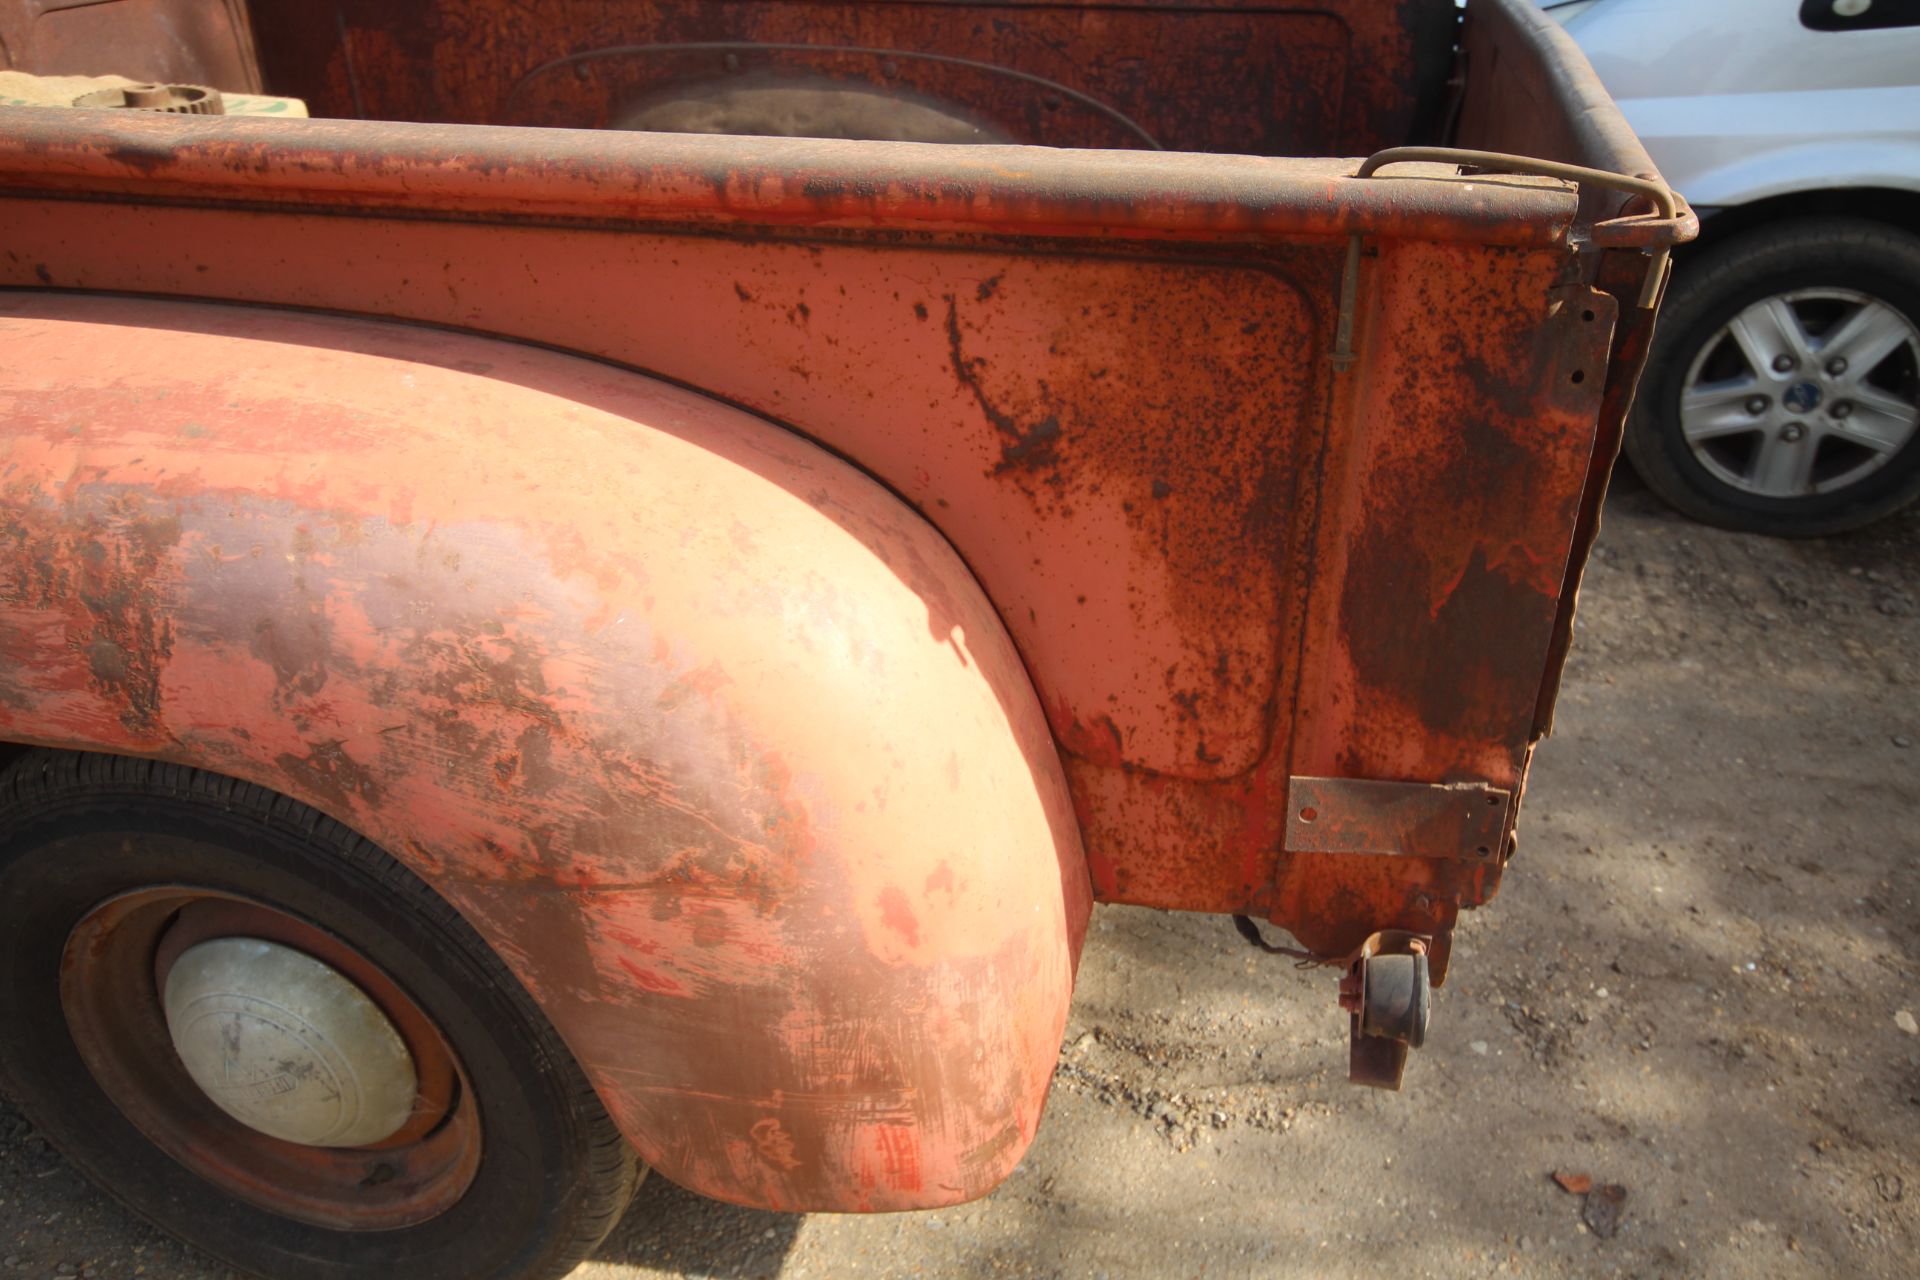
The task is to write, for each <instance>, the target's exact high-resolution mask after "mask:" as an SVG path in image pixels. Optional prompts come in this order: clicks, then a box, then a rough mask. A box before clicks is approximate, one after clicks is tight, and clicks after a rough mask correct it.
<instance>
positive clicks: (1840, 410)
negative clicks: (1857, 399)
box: [1827, 400, 1853, 418]
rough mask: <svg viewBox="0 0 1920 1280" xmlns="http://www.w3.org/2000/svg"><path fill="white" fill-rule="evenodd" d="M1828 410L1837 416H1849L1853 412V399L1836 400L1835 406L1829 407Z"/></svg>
mask: <svg viewBox="0 0 1920 1280" xmlns="http://www.w3.org/2000/svg"><path fill="white" fill-rule="evenodd" d="M1827 412H1828V413H1830V414H1832V415H1833V416H1834V417H1836V418H1845V417H1848V416H1849V415H1851V414H1852V413H1853V402H1852V401H1851V400H1835V401H1834V402H1833V407H1832V408H1831V409H1828V410H1827Z"/></svg>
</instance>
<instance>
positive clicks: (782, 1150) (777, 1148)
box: [747, 1116, 800, 1171]
mask: <svg viewBox="0 0 1920 1280" xmlns="http://www.w3.org/2000/svg"><path fill="white" fill-rule="evenodd" d="M747 1132H748V1133H750V1134H752V1135H753V1146H754V1149H755V1150H756V1151H758V1152H759V1153H760V1158H761V1159H763V1160H765V1161H766V1162H767V1163H768V1164H771V1165H773V1166H774V1167H775V1168H778V1169H785V1170H788V1171H792V1170H794V1169H798V1168H799V1167H800V1160H799V1157H798V1156H796V1155H795V1154H794V1145H793V1136H792V1135H791V1134H789V1133H788V1132H787V1131H786V1128H785V1126H783V1125H782V1124H781V1123H780V1121H779V1120H777V1119H775V1118H773V1117H771V1116H770V1117H768V1118H767V1119H765V1120H757V1121H755V1122H754V1124H753V1127H752V1128H751V1129H749V1130H748V1131H747Z"/></svg>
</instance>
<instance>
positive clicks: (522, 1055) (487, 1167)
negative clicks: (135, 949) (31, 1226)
mask: <svg viewBox="0 0 1920 1280" xmlns="http://www.w3.org/2000/svg"><path fill="white" fill-rule="evenodd" d="M169 883H191V884H195V885H207V886H210V887H212V888H214V889H217V890H220V891H223V892H226V893H230V894H234V895H242V896H244V897H246V898H249V899H251V900H253V901H256V902H263V903H268V904H271V905H273V906H275V907H277V908H280V909H281V910H284V911H287V912H289V913H292V914H297V915H298V917H300V918H301V919H303V920H304V921H306V922H308V923H310V924H311V925H314V926H317V927H319V928H320V929H322V930H325V931H327V932H328V933H330V934H332V935H334V936H336V937H338V938H340V939H344V940H345V941H346V942H348V943H350V944H351V945H352V946H353V947H354V948H356V949H357V950H358V952H359V954H361V955H362V956H364V957H365V958H366V959H367V960H368V961H370V962H372V964H374V965H376V966H378V967H379V969H380V970H382V971H383V972H384V973H385V974H387V975H389V976H390V977H391V978H392V980H393V981H394V982H395V983H396V984H398V985H399V986H400V987H401V988H404V990H405V992H406V994H407V996H408V997H409V998H410V999H411V1000H412V1001H413V1002H414V1003H415V1004H416V1005H417V1006H418V1008H419V1009H420V1010H421V1011H422V1012H424V1013H425V1014H426V1015H427V1017H429V1018H431V1019H432V1021H433V1023H434V1024H435V1025H436V1026H437V1028H438V1029H439V1031H440V1033H441V1035H442V1036H443V1037H444V1040H445V1042H446V1044H447V1045H448V1046H450V1047H451V1049H452V1050H453V1052H454V1053H455V1054H457V1056H458V1060H459V1061H460V1062H461V1063H462V1064H463V1067H464V1073H465V1078H466V1079H467V1080H468V1081H469V1082H470V1085H471V1090H472V1094H473V1096H474V1100H475V1101H476V1102H477V1105H478V1114H479V1117H480V1121H481V1123H482V1126H483V1127H482V1129H481V1133H482V1135H483V1137H484V1144H483V1145H482V1147H481V1150H480V1155H479V1157H478V1165H477V1170H476V1171H474V1172H473V1173H472V1175H471V1176H472V1180H471V1182H470V1183H466V1184H464V1190H463V1191H460V1192H459V1193H458V1194H459V1198H458V1199H457V1201H455V1202H454V1203H452V1204H451V1205H450V1206H449V1207H446V1208H444V1209H442V1210H439V1211H437V1212H436V1214H435V1216H432V1217H430V1218H428V1219H427V1220H426V1221H423V1222H419V1223H417V1224H414V1225H410V1226H405V1227H401V1228H398V1229H391V1230H339V1229H333V1228H330V1227H326V1226H320V1225H312V1224H310V1223H308V1222H305V1221H301V1220H298V1219H296V1218H293V1217H287V1216H282V1215H280V1214H277V1213H274V1212H271V1211H269V1210H268V1209H265V1208H262V1207H260V1206H259V1205H256V1204H253V1203H248V1202H247V1201H245V1200H242V1199H239V1198H236V1197H235V1196H233V1195H230V1194H228V1193H227V1192H226V1191H224V1190H222V1189H221V1188H220V1187H219V1186H217V1185H215V1184H214V1183H213V1182H210V1181H207V1180H204V1179H203V1178H201V1177H200V1176H199V1175H198V1174H196V1173H194V1172H192V1171H190V1170H189V1169H187V1168H185V1167H184V1166H182V1165H181V1164H179V1163H176V1162H175V1161H174V1160H173V1159H171V1158H169V1157H168V1156H167V1155H166V1154H165V1153H164V1152H163V1151H162V1150H161V1149H160V1148H159V1147H158V1146H156V1145H154V1144H153V1143H152V1142H150V1141H149V1140H148V1139H147V1138H146V1136H145V1135H144V1134H143V1132H142V1131H141V1129H139V1128H138V1127H136V1126H135V1125H134V1124H133V1123H132V1122H131V1121H130V1120H129V1119H128V1117H127V1115H126V1114H124V1113H123V1112H122V1111H121V1109H120V1108H119V1106H117V1105H116V1103H115V1101H114V1100H113V1098H111V1097H109V1096H108V1094H107V1093H106V1092H105V1091H103V1090H102V1088H101V1087H100V1085H99V1084H98V1083H97V1082H96V1080H95V1078H94V1076H93V1074H92V1073H91V1072H90V1071H89V1069H88V1067H87V1066H86V1064H85V1061H84V1060H83V1059H82V1057H81V1056H80V1052H79V1049H78V1048H77V1046H76V1044H75V1042H74V1037H73V1035H72V1034H70V1030H69V1022H68V1018H67V1015H66V1013H65V1011H64V1009H65V1006H63V1003H62V999H61V994H60V981H61V979H60V965H61V958H62V953H63V948H65V946H66V940H67V938H68V936H69V934H70V932H71V931H72V929H73V927H74V925H75V923H76V922H77V921H78V920H80V919H82V918H83V917H85V916H86V915H87V913H88V912H90V911H92V910H93V909H94V908H95V907H96V905H97V904H99V903H101V902H102V901H103V900H105V899H108V898H111V897H113V896H114V895H117V894H123V893H126V892H128V891H129V890H133V889H141V888H149V887H151V886H154V885H156V884H160V885H164V884H169ZM0 930H4V934H5V936H4V938H3V939H0V1027H5V1028H6V1031H5V1034H4V1035H0V1084H3V1085H4V1086H5V1088H6V1089H7V1090H8V1092H9V1093H11V1094H12V1095H13V1096H14V1098H15V1099H16V1100H17V1101H18V1102H19V1104H20V1106H21V1108H22V1110H23V1111H25V1112H26V1113H27V1115H28V1116H29V1117H30V1118H31V1119H32V1121H33V1123H34V1124H35V1126H36V1127H37V1128H38V1129H39V1130H40V1131H41V1132H42V1133H44V1134H45V1135H47V1137H48V1138H49V1139H51V1140H52V1142H53V1143H54V1145H55V1146H56V1147H58V1148H59V1149H60V1150H61V1151H62V1152H63V1153H64V1154H65V1155H66V1157H67V1158H68V1159H69V1160H70V1161H72V1163H73V1164H75V1165H76V1166H77V1167H79V1168H80V1169H81V1170H82V1171H83V1172H84V1173H86V1174H87V1175H88V1176H89V1177H90V1178H92V1179H93V1181H95V1182H96V1183H98V1184H99V1185H100V1186H101V1187H102V1188H103V1189H104V1190H105V1191H106V1192H107V1193H108V1194H110V1195H111V1196H113V1197H114V1198H115V1199H117V1200H118V1201H120V1202H121V1203H122V1204H124V1205H125V1206H126V1207H127V1208H129V1209H131V1210H132V1211H133V1212H134V1213H136V1214H138V1215H139V1216H141V1217H143V1218H145V1219H147V1220H148V1221H149V1222H152V1223H153V1224H155V1225H156V1226H158V1227H160V1228H161V1229H162V1230H164V1231H167V1232H169V1233H171V1234H172V1235H174V1236H177V1237H179V1238H180V1239H181V1240H183V1241H185V1242H187V1243H189V1244H191V1245H193V1246H195V1247H197V1248H199V1249H201V1250H203V1251H205V1252H206V1253H208V1254H211V1255H213V1256H214V1257H216V1258H218V1259H220V1260H222V1261H224V1262H226V1263H228V1264H230V1265H232V1266H234V1267H237V1268H239V1269H241V1270H243V1271H247V1272H251V1273H253V1274H255V1275H259V1276H264V1277H271V1278H272V1280H344V1278H346V1277H358V1276H372V1275H394V1274H405V1275H408V1276H414V1277H421V1278H422V1280H428V1278H445V1280H473V1278H477V1277H495V1278H498V1280H507V1278H509V1277H513V1278H520V1277H547V1276H558V1275H561V1274H564V1273H565V1272H566V1271H568V1270H570V1269H571V1268H572V1267H573V1266H574V1265H575V1264H576V1263H577V1262H578V1261H579V1260H580V1259H581V1258H582V1257H584V1256H585V1255H586V1254H587V1253H588V1252H589V1251H590V1250H591V1249H592V1248H593V1247H594V1246H595V1245H596V1244H598V1243H599V1241H600V1240H601V1239H602V1238H603V1237H604V1236H605V1235H606V1233H607V1232H608V1231H609V1230H610V1229H611V1228H612V1227H613V1226H614V1224H615V1223H616V1222H617V1221H618V1219H619V1217H620V1214H621V1213H622V1212H623V1211H624V1210H625V1208H626V1207H627V1205H628V1203H629V1202H630V1200H631V1199H632V1195H633V1190H634V1187H635V1185H636V1183H637V1181H638V1179H639V1177H640V1176H641V1174H642V1172H643V1169H642V1168H641V1167H640V1166H639V1165H638V1163H637V1161H636V1160H635V1158H634V1155H633V1152H632V1149H631V1148H630V1147H629V1146H628V1144H627V1143H626V1142H625V1140H624V1139H622V1138H621V1136H620V1134H619V1133H618V1132H617V1131H616V1130H615V1128H614V1127H613V1124H612V1122H611V1121H610V1120H609V1119H608V1117H607V1114H606V1112H605V1110H604V1109H603V1108H602V1107H601V1105H600V1102H599V1099H598V1098H597V1097H596V1096H595V1095H594V1093H593V1091H592V1089H591V1087H590V1086H589V1085H588V1084H587V1082H586V1080H585V1078H584V1076H583V1075H582V1074H581V1072H580V1069H579V1067H578V1066H577V1065H576V1064H575V1063H574V1061H573V1060H572V1058H571V1057H570V1056H569V1055H568V1053H567V1051H566V1049H565V1048H564V1047H563V1046H562V1045H561V1043H560V1041H559V1039H558V1037H557V1036H556V1034H555V1033H554V1030H553V1028H552V1027H551V1026H550V1025H548V1023H547V1021H546V1019H545V1018H544V1017H543V1016H542V1015H541V1013H540V1011H539V1010H538V1009H537V1008H536V1007H535V1006H534V1004H533V1003H532V1001H531V1000H530V999H529V998H528V996H527V995H526V993H525V992H524V991H523V990H522V989H521V987H520V985H519V984H518V982H516V981H515V979H514V978H513V977H512V975H511V974H510V973H509V972H508V971H507V970H506V968H505V967H504V966H503V965H502V964H501V962H500V961H499V959H498V958H497V957H496V956H495V955H494V954H493V953H492V951H491V950H490V949H489V948H488V947H487V945H486V944H485V943H484V942H483V941H482V940H481V938H480V936H479V935H478V934H477V933H475V932H474V930H473V929H472V928H471V927H470V926H468V925H467V924H466V922H465V921H463V920H462V919H461V918H460V917H459V916H457V915H456V914H455V913H454V912H453V910H452V909H451V908H450V907H449V906H448V905H447V904H446V903H445V902H444V901H442V900H441V899H440V898H439V897H438V896H437V895H435V894H434V893H433V891H432V890H431V889H429V888H428V887H427V886H426V885H425V884H423V883H422V882H421V881H420V880H418V879H417V878H415V877H414V876H413V875H411V874H410V873H409V872H407V871H406V870H405V869H404V868H402V867H401V866H400V865H399V864H398V863H396V862H394V861H393V859H391V858H390V857H388V856H387V855H386V854H384V853H382V852H381V851H380V850H379V849H377V848H375V847H374V846H372V845H371V844H369V843H368V842H367V841H365V840H363V839H361V838H360V837H358V836H356V835H355V834H353V833H352V832H351V831H349V830H347V829H346V828H344V827H342V826H341V825H340V824H338V823H336V822H334V821H332V820H331V819H329V818H326V817H324V816H322V815H320V814H318V813H315V812H314V811H313V810H311V809H308V808H306V807H304V806H302V805H299V804H296V803H294V802H293V801H291V800H288V799H286V798H284V797H281V796H277V795H274V794H273V793H271V792H268V791H265V790H263V789H261V788H259V787H255V786H251V785H248V784H245V783H240V782H235V781H233V780H230V779H226V778H221V777H217V776H214V775H211V774H207V773H202V772H199V771H197V770H193V769H187V768H183V767H180V766H175V765H166V764H158V763H154V762H151V761H144V760H133V759H125V758H119V757H111V756H100V755H80V754H75V753H71V752H51V751H35V752H31V753H29V754H27V755H26V756H24V757H22V758H20V759H19V760H17V761H16V762H14V763H13V765H12V766H11V767H10V768H8V769H7V770H6V771H5V772H4V773H0ZM176 1068H177V1062H176V1063H167V1064H159V1065H156V1067H155V1070H161V1069H176Z"/></svg>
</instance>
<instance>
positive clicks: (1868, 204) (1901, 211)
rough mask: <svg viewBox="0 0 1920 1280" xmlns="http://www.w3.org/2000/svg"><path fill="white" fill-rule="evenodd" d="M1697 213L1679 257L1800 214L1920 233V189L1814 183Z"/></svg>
mask: <svg viewBox="0 0 1920 1280" xmlns="http://www.w3.org/2000/svg"><path fill="white" fill-rule="evenodd" d="M1701 213H1702V216H1701V219H1700V236H1699V238H1698V239H1697V240H1695V241H1694V242H1693V243H1692V244H1689V245H1683V246H1682V247H1681V248H1680V249H1678V250H1677V251H1676V254H1675V256H1676V257H1677V258H1679V259H1680V260H1681V261H1685V260H1686V259H1687V258H1688V257H1691V256H1695V255H1697V254H1699V253H1701V252H1702V251H1703V250H1705V249H1707V248H1709V247H1712V246H1716V245H1720V244H1723V243H1725V242H1727V241H1729V240H1732V239H1735V238H1737V237H1739V236H1741V235H1744V234H1746V233H1747V232H1749V231H1755V230H1758V229H1760V228H1762V227H1768V226H1774V225H1777V224H1779V223H1783V222H1790V221H1797V220H1799V219H1802V218H1861V219H1865V220H1867V221H1871V222H1884V223H1887V224H1889V225H1891V226H1893V227H1895V228H1898V229H1900V230H1904V231H1908V232H1914V233H1920V189H1908V188H1904V187H1880V186H1858V187H1825V186H1815V187H1807V188H1804V189H1799V190H1793V191H1784V192H1779V193H1777V194H1773V195H1769V196H1766V197H1764V198H1761V199H1757V200H1752V201H1748V202H1746V203H1742V204H1729V205H1723V206H1720V207H1718V208H1712V209H1711V210H1710V211H1709V210H1701Z"/></svg>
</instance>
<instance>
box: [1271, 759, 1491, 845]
mask: <svg viewBox="0 0 1920 1280" xmlns="http://www.w3.org/2000/svg"><path fill="white" fill-rule="evenodd" d="M1512 808H1513V792H1511V791H1504V790H1502V789H1500V788H1499V787H1495V786H1491V785H1489V784H1486V783H1478V782H1469V783H1454V784H1449V785H1435V784H1429V783H1424V782H1376V781H1371V780H1368V779H1363V778H1305V777H1294V778H1289V779H1288V780H1287V836H1286V851H1287V852H1289V853H1356V854H1376V855H1384V856H1389V857H1407V858H1459V859H1464V860H1466V861H1469V862H1480V861H1489V862H1491V861H1494V860H1495V859H1496V858H1497V857H1498V855H1499V853H1500V847H1501V844H1502V842H1503V841H1504V839H1505V837H1506V832H1507V824H1508V821H1509V819H1510V818H1511V811H1512Z"/></svg>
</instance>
